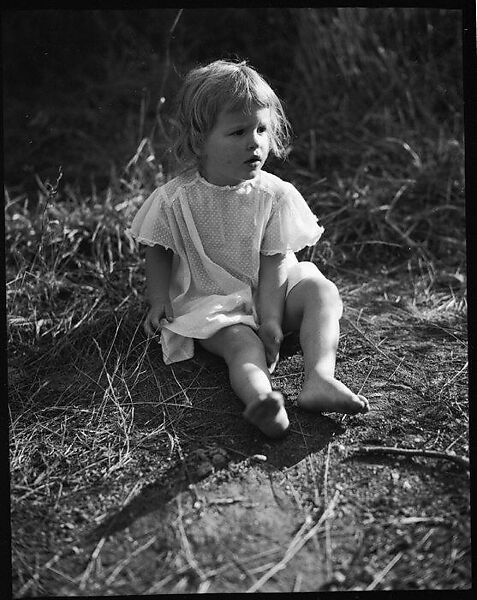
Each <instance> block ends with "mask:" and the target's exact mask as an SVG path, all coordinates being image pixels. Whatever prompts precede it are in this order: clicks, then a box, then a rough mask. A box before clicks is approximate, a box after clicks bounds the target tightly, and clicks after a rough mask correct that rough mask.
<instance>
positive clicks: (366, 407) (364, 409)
mask: <svg viewBox="0 0 477 600" xmlns="http://www.w3.org/2000/svg"><path fill="white" fill-rule="evenodd" d="M358 398H359V399H360V400H361V402H362V405H363V407H362V409H361V410H360V411H359V412H361V413H367V412H369V402H368V399H367V398H365V397H364V396H361V395H358Z"/></svg>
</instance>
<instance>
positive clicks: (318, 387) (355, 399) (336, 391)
mask: <svg viewBox="0 0 477 600" xmlns="http://www.w3.org/2000/svg"><path fill="white" fill-rule="evenodd" d="M297 402H298V405H299V406H301V407H302V408H305V409H306V410H312V411H315V412H339V413H347V414H350V415H354V414H357V413H367V412H368V411H369V403H368V401H367V399H366V398H365V397H364V396H361V395H358V394H353V392H352V391H351V390H350V389H348V388H347V387H346V386H345V384H344V383H342V382H341V381H338V380H337V379H335V378H334V377H329V378H326V377H322V376H321V375H318V374H317V373H313V374H312V375H310V376H309V377H308V379H307V381H306V382H305V384H304V386H303V389H302V391H301V392H300V395H299V396H298V400H297Z"/></svg>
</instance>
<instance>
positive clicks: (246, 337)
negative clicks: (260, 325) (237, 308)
mask: <svg viewBox="0 0 477 600" xmlns="http://www.w3.org/2000/svg"><path fill="white" fill-rule="evenodd" d="M223 333H224V337H223V340H222V343H223V344H224V346H223V354H224V358H225V360H226V361H227V362H228V361H230V360H233V359H234V358H236V357H237V356H238V355H239V354H241V353H242V352H253V350H254V348H258V347H259V345H260V343H261V342H260V339H259V337H258V336H257V334H256V333H255V331H254V330H253V329H251V328H250V327H248V326H247V325H240V324H239V325H230V326H229V327H227V328H226V329H224V330H223Z"/></svg>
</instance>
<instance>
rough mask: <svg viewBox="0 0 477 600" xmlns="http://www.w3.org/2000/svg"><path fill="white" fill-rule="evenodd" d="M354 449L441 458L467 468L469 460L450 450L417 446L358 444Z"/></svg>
mask: <svg viewBox="0 0 477 600" xmlns="http://www.w3.org/2000/svg"><path fill="white" fill-rule="evenodd" d="M355 451H356V452H358V453H360V452H362V453H365V454H396V455H401V456H424V457H426V458H442V459H445V460H450V461H452V462H454V463H456V464H458V465H459V466H461V467H464V468H465V469H469V467H470V461H469V459H468V458H467V457H465V456H459V455H457V454H452V453H451V452H439V451H438V450H424V449H419V448H395V447H389V446H359V447H358V448H355Z"/></svg>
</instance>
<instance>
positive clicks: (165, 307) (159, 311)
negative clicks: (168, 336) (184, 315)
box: [144, 301, 174, 337]
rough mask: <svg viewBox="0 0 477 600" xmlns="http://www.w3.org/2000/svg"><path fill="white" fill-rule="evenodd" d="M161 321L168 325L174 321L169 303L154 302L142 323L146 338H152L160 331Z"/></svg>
mask: <svg viewBox="0 0 477 600" xmlns="http://www.w3.org/2000/svg"><path fill="white" fill-rule="evenodd" d="M163 319H166V320H167V321H168V322H169V323H171V322H172V321H173V320H174V315H173V313H172V307H171V304H170V302H169V301H166V302H155V303H154V304H152V305H151V308H150V309H149V312H148V313H147V316H146V319H145V321H144V331H145V332H146V335H147V336H148V337H152V336H154V335H156V334H157V333H159V332H160V331H161V329H162V325H161V321H162V320H163Z"/></svg>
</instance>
